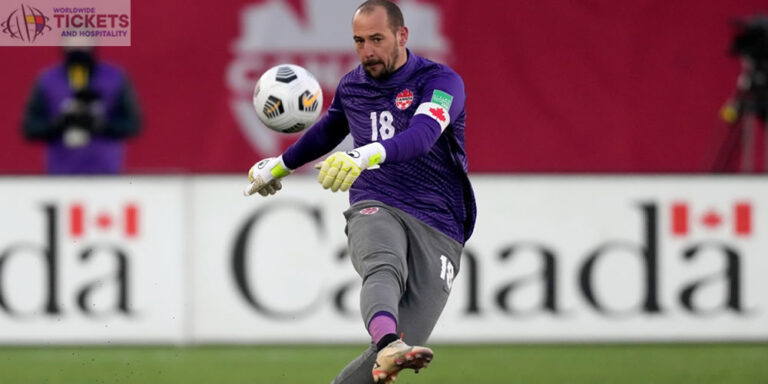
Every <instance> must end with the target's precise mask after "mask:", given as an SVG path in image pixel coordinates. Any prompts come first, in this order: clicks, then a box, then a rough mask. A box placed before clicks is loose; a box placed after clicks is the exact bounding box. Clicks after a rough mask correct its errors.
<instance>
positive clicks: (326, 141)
mask: <svg viewBox="0 0 768 384" xmlns="http://www.w3.org/2000/svg"><path fill="white" fill-rule="evenodd" d="M347 134H349V122H348V121H347V116H346V115H345V114H344V110H343V108H342V106H341V101H339V98H338V95H337V97H334V98H333V101H332V102H331V106H330V107H329V108H328V111H327V112H326V113H325V115H323V117H322V118H320V120H318V121H317V122H316V123H315V124H313V125H312V126H311V127H310V128H309V129H308V130H307V132H305V133H304V135H302V136H301V138H299V140H298V141H296V142H295V143H293V145H291V146H290V147H288V149H286V150H285V152H284V153H283V161H284V162H285V165H286V166H287V167H288V168H290V169H296V168H299V167H301V166H302V165H304V164H307V163H309V162H310V161H313V160H315V159H317V158H319V157H320V156H323V155H325V154H326V153H328V152H330V151H331V150H332V149H334V148H336V146H337V145H339V143H341V142H342V140H344V138H345V137H346V136H347Z"/></svg>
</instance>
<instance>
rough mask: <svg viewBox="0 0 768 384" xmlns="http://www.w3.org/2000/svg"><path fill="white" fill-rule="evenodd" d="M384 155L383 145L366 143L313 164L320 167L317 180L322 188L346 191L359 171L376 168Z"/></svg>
mask: <svg viewBox="0 0 768 384" xmlns="http://www.w3.org/2000/svg"><path fill="white" fill-rule="evenodd" d="M386 157H387V153H386V151H385V150H384V146H383V145H381V144H379V143H371V144H367V145H364V146H362V147H358V148H355V149H353V150H351V151H349V152H336V153H334V154H332V155H330V156H328V157H327V158H326V159H325V161H323V162H322V163H318V164H317V165H316V166H315V168H320V174H319V175H318V176H317V181H318V182H319V183H320V184H322V185H323V188H324V189H329V188H330V189H331V191H333V192H336V191H338V190H339V189H341V191H342V192H346V191H348V190H349V188H350V187H351V186H352V183H354V182H355V180H357V177H358V176H360V172H362V171H363V170H365V169H373V168H378V164H380V163H382V162H384V160H385V159H386Z"/></svg>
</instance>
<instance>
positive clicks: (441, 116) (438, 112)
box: [429, 108, 445, 122]
mask: <svg viewBox="0 0 768 384" xmlns="http://www.w3.org/2000/svg"><path fill="white" fill-rule="evenodd" d="M429 112H430V113H431V114H432V116H434V117H435V118H436V119H438V120H440V121H442V122H445V110H444V109H442V108H430V109H429Z"/></svg>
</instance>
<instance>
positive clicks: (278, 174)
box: [243, 97, 349, 196]
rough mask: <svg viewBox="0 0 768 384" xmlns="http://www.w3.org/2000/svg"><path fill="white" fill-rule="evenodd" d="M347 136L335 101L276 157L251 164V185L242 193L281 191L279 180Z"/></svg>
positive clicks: (345, 118)
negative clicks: (296, 139)
mask: <svg viewBox="0 0 768 384" xmlns="http://www.w3.org/2000/svg"><path fill="white" fill-rule="evenodd" d="M348 133H349V122H348V121H347V117H346V115H344V111H343V109H342V106H341V102H340V101H339V100H338V97H335V98H334V99H333V101H332V102H331V106H330V108H328V111H327V112H326V114H325V115H323V117H322V118H320V120H318V121H317V122H316V123H315V124H313V125H312V127H310V128H309V130H307V132H305V133H304V135H302V136H301V138H299V140H298V141H296V142H295V143H293V145H291V146H290V147H288V149H287V150H286V151H285V152H284V153H283V154H282V155H280V156H278V157H270V158H266V159H263V160H261V161H259V162H258V163H256V164H254V165H253V166H252V167H251V169H250V170H249V171H248V181H249V183H250V184H248V186H246V187H245V190H244V191H243V193H244V194H245V195H246V196H249V195H252V194H254V193H256V192H258V193H259V194H260V195H262V196H267V195H273V194H275V193H277V191H279V190H280V189H281V188H282V185H281V183H280V179H282V178H283V177H286V176H288V175H290V174H291V172H292V171H293V170H294V169H296V168H298V167H301V166H302V165H304V164H306V163H308V162H310V161H312V160H315V159H317V158H318V157H320V156H322V155H324V154H326V153H328V152H329V151H330V150H332V149H333V148H335V147H336V146H337V145H339V143H341V141H342V140H344V137H345V136H346V135H347V134H348Z"/></svg>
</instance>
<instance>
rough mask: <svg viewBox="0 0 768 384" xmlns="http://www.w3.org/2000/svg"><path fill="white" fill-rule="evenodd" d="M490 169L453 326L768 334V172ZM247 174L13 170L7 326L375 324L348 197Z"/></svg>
mask: <svg viewBox="0 0 768 384" xmlns="http://www.w3.org/2000/svg"><path fill="white" fill-rule="evenodd" d="M473 181H474V183H475V187H476V192H477V196H478V201H479V213H478V222H477V227H476V231H475V234H474V236H473V237H472V239H471V240H470V241H469V242H468V243H467V246H466V252H465V255H464V257H463V258H462V262H461V265H460V266H459V273H458V275H457V276H456V279H455V284H453V286H452V294H451V299H450V301H449V304H448V307H447V308H446V310H445V312H444V315H443V318H442V319H441V322H440V324H439V325H438V327H437V329H436V330H435V332H434V338H433V339H434V340H435V341H440V342H467V343H474V342H527V341H541V342H569V341H721V340H729V341H732V340H768V314H767V313H766V311H767V310H768V296H767V295H765V292H768V282H767V280H766V279H765V276H766V275H767V274H768V257H766V256H768V234H766V232H765V225H766V222H767V220H768V181H766V180H765V179H762V178H756V177H755V178H750V177H690V176H689V177H683V176H675V177H671V176H670V177H594V176H592V177H585V176H579V177H544V176H531V177H520V176H517V177H514V176H509V177H489V176H473ZM242 187H243V180H242V178H241V177H233V176H194V177H184V176H170V177H165V176H164V177H152V176H143V177H130V176H126V177H114V178H43V177H0V344H46V345H47V344H73V343H75V344H81V343H94V344H132V343H142V344H144V343H158V344H185V343H302V342H308V341H309V342H323V343H325V342H365V340H366V337H365V331H364V329H363V327H362V322H361V320H360V318H359V314H358V313H357V305H358V300H357V292H358V286H359V282H358V278H357V277H356V275H355V272H354V271H353V269H352V268H351V265H350V264H349V261H348V260H347V255H346V254H345V248H346V239H345V235H344V231H343V229H344V220H343V217H342V215H341V212H342V211H343V210H344V209H346V208H347V206H348V204H347V201H346V198H347V197H346V195H344V194H332V193H322V192H320V191H319V190H318V188H317V186H316V185H315V182H314V181H313V180H312V179H311V178H308V177H302V176H297V177H292V178H289V179H287V180H286V181H285V188H284V190H283V191H281V192H280V193H279V194H278V195H276V196H274V197H271V198H268V199H264V198H260V197H251V198H245V197H242V195H241V192H240V191H241V190H242ZM435 257H436V261H435V262H439V255H435ZM448 276H449V275H448ZM448 276H447V278H448ZM319 329H322V330H323V331H322V332H318V330H319Z"/></svg>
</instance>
